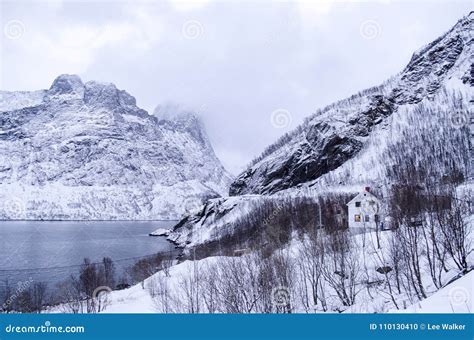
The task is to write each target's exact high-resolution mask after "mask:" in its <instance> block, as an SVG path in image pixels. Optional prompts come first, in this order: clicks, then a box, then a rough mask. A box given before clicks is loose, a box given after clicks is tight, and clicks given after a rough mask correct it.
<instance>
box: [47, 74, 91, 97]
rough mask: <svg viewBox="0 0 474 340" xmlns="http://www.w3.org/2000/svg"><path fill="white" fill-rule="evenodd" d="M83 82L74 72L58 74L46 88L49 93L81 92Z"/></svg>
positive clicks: (82, 90)
mask: <svg viewBox="0 0 474 340" xmlns="http://www.w3.org/2000/svg"><path fill="white" fill-rule="evenodd" d="M83 93H84V84H83V83H82V80H81V78H79V76H77V75H74V74H62V75H60V76H58V77H57V78H56V79H55V80H54V81H53V84H52V85H51V87H50V88H49V90H48V94H50V95H64V94H83Z"/></svg>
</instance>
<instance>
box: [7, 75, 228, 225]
mask: <svg viewBox="0 0 474 340" xmlns="http://www.w3.org/2000/svg"><path fill="white" fill-rule="evenodd" d="M0 94H1V95H0V219H2V218H3V219H79V220H80V219H176V218H179V217H180V216H181V215H182V214H183V213H184V212H185V211H186V209H188V208H189V206H195V205H198V204H200V202H203V201H204V200H206V199H208V198H213V197H219V196H221V195H223V194H225V193H226V191H227V187H228V184H229V182H230V176H229V174H228V173H227V172H226V170H225V169H224V168H223V167H222V165H221V164H220V161H219V160H218V159H217V157H216V155H215V154H214V151H213V149H212V146H211V144H210V142H209V139H208V137H207V135H206V133H205V131H204V127H203V125H202V123H201V122H200V120H199V118H198V117H197V116H193V119H192V120H191V119H188V120H186V121H183V120H182V119H175V120H173V119H168V120H162V119H159V118H157V117H155V116H153V115H150V114H148V113H147V112H146V111H145V110H143V109H141V108H139V107H137V105H136V100H135V98H134V97H133V96H131V95H130V94H128V93H127V92H125V91H123V90H119V89H117V88H116V86H115V85H113V84H110V83H99V82H95V81H89V82H86V83H83V82H82V80H81V79H80V78H79V77H78V76H75V75H61V76H59V77H58V78H57V79H56V80H54V82H53V84H52V85H51V87H50V88H49V89H48V90H40V91H34V92H6V91H2V92H0Z"/></svg>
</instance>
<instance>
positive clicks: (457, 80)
mask: <svg viewBox="0 0 474 340" xmlns="http://www.w3.org/2000/svg"><path fill="white" fill-rule="evenodd" d="M473 37H474V12H471V13H470V14H469V15H468V16H466V17H465V18H463V19H461V20H460V21H459V22H458V23H457V24H456V25H455V26H454V27H453V28H452V29H451V30H450V31H449V32H447V33H446V34H445V35H443V36H442V37H440V38H439V39H436V40H435V41H433V42H432V43H430V44H429V45H427V46H426V47H424V48H422V49H420V50H419V51H417V52H416V53H415V54H414V55H413V57H412V59H411V60H410V62H409V63H408V65H407V66H406V68H405V69H404V70H403V71H402V72H401V73H400V74H398V75H396V76H394V77H393V78H391V79H389V80H388V81H386V82H385V83H384V84H382V85H380V86H377V87H374V88H371V89H368V90H365V91H362V92H360V93H358V94H356V95H354V96H352V97H350V98H348V99H345V100H342V101H340V102H337V103H334V104H332V105H329V106H328V107H326V108H324V109H322V110H319V111H317V113H315V114H314V115H312V116H311V117H309V118H308V119H306V121H305V122H304V124H302V125H301V126H299V127H298V128H297V129H296V130H294V131H293V132H291V133H289V134H287V135H284V136H283V137H282V138H281V139H280V140H279V141H277V142H276V143H275V144H273V145H271V146H269V147H268V148H267V149H266V150H265V151H264V152H263V154H262V155H260V156H259V157H257V158H256V159H255V160H254V161H253V162H252V163H251V165H250V166H249V168H248V169H247V170H245V171H244V172H243V173H242V174H240V175H239V176H238V177H237V179H236V180H235V181H234V182H233V183H232V185H231V187H230V195H241V194H272V193H275V192H278V191H281V190H284V189H288V188H293V187H295V186H297V185H300V184H302V183H306V182H310V181H314V180H316V179H318V178H320V177H321V176H323V175H324V174H327V173H329V172H331V171H333V170H335V169H337V168H339V167H340V166H341V165H343V164H345V163H346V162H347V161H348V160H351V159H355V158H360V156H359V154H360V152H361V151H362V150H365V149H367V145H368V143H369V141H370V140H371V138H372V137H373V135H374V134H376V133H378V132H379V131H380V130H383V131H384V132H383V133H382V134H383V136H382V138H381V139H382V140H383V139H387V138H389V137H390V136H391V134H394V133H398V134H400V135H401V134H402V133H403V129H404V128H405V127H406V126H400V127H399V128H395V129H392V127H393V126H394V125H395V124H396V122H397V121H403V117H401V116H403V115H404V114H405V113H406V112H411V111H412V109H413V107H414V106H415V105H416V104H419V103H422V102H423V101H424V102H425V103H426V102H431V103H437V102H439V98H440V97H439V95H440V93H441V92H443V91H447V92H453V91H455V92H456V94H459V96H460V99H459V101H460V102H462V103H463V104H464V106H462V107H461V108H460V109H458V110H459V112H456V111H455V110H456V108H454V107H450V108H449V109H450V110H451V113H452V114H453V115H454V114H458V115H460V116H461V118H463V117H465V116H468V115H469V110H468V108H467V107H466V106H467V105H468V104H469V101H471V100H472V98H473V95H474V60H473V55H474V47H473V39H474V38H473ZM394 116H396V118H393V117H394ZM400 118H402V119H400ZM418 119H421V120H423V119H430V118H429V117H422V116H418ZM434 133H436V132H435V131H434ZM377 148H378V145H374V147H373V148H372V150H371V152H372V153H377V152H379V150H377ZM356 156H357V157H356ZM351 177H352V179H355V177H356V176H355V174H351Z"/></svg>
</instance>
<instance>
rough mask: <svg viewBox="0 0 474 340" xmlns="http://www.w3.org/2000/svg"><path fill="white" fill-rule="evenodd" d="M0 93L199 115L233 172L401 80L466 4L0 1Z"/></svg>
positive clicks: (473, 5)
mask: <svg viewBox="0 0 474 340" xmlns="http://www.w3.org/2000/svg"><path fill="white" fill-rule="evenodd" d="M0 2H1V17H0V20H1V25H2V27H3V34H2V40H1V44H0V47H1V60H0V61H1V62H0V66H1V69H0V75H1V77H0V78H1V79H0V81H1V83H0V89H2V90H35V89H43V88H49V86H50V85H51V83H52V81H53V80H54V78H56V76H57V75H59V74H62V73H70V74H78V75H79V76H80V77H81V78H82V79H83V81H89V80H97V81H104V82H112V83H115V84H116V85H117V87H118V88H120V89H124V90H126V91H127V92H129V93H130V94H132V95H133V96H135V97H136V98H137V102H138V105H139V106H140V107H142V108H144V109H145V110H147V111H149V112H150V113H151V112H152V111H153V109H154V108H155V107H156V106H157V105H158V104H163V103H169V102H172V103H179V104H181V105H183V106H184V107H188V108H193V109H195V110H197V111H199V113H200V114H201V116H202V118H203V120H204V123H205V125H206V127H207V132H208V134H209V136H210V138H211V141H212V143H213V145H214V149H215V151H216V153H217V155H218V156H219V158H220V159H221V160H222V162H223V164H224V165H225V166H226V168H227V169H228V170H230V171H231V172H233V173H234V174H236V173H238V172H239V171H241V170H242V169H243V168H244V166H245V165H246V164H247V163H248V162H249V161H250V160H251V159H252V158H253V157H255V156H257V155H258V154H259V153H260V152H261V151H262V150H263V149H264V148H265V147H266V146H267V145H268V144H270V143H272V142H273V141H275V140H276V139H277V138H278V137H279V136H280V135H282V134H283V133H285V132H287V131H289V130H291V129H292V128H294V127H296V126H297V125H298V124H299V123H300V122H302V120H303V118H304V117H305V116H308V115H309V114H311V113H312V112H314V111H315V110H316V109H317V108H320V107H322V106H324V105H326V104H330V103H331V102H333V101H335V100H338V99H343V98H345V97H347V96H350V95H351V94H353V93H355V92H357V91H359V90H362V89H364V88H367V87H370V86H373V85H377V84H379V83H381V82H383V81H384V80H385V79H387V78H388V77H390V76H392V75H394V74H396V73H397V72H399V71H401V70H402V68H403V67H404V66H405V65H406V63H407V62H408V61H409V59H410V57H411V55H412V53H413V52H414V51H415V50H417V49H418V48H420V47H421V46H423V45H425V44H427V43H429V42H430V41H432V40H434V39H435V38H437V37H438V36H439V35H441V34H442V33H444V32H446V31H447V30H448V29H449V28H451V27H452V26H453V25H454V24H455V23H456V21H457V20H458V19H460V18H461V17H462V16H464V15H467V14H468V12H469V11H470V10H472V9H473V8H474V2H473V1H469V0H468V1H418V2H416V1H389V0H384V1H378V2H376V1H371V2H360V1H358V2H356V1H333V0H326V1H324V0H323V1H300V2H297V1H291V2H283V1H270V0H268V1H261V0H260V1H256V0H254V1H234V2H230V1H192V2H189V1H188V2H183V1H177V0H173V1H156V0H155V1H151V0H149V1H132V0H130V1H110V0H109V1H107V0H101V1H92V0H88V1H80V2H78V1H75V2H71V1H18V0H17V1H11V2H8V1H3V0H0Z"/></svg>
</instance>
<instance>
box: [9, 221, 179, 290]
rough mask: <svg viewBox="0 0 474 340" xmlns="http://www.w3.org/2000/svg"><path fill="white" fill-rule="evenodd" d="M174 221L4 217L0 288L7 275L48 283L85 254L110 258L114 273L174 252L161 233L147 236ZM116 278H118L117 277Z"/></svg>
mask: <svg viewBox="0 0 474 340" xmlns="http://www.w3.org/2000/svg"><path fill="white" fill-rule="evenodd" d="M174 223H175V222H174V221H94V222H89V221H87V222H83V221H78V222H70V221H53V222H50V221H2V222H0V288H1V287H2V286H4V285H5V280H8V282H9V283H10V284H12V285H15V284H16V283H17V282H19V281H28V280H34V281H37V282H41V281H42V282H46V283H47V284H48V286H50V287H52V286H54V285H55V284H56V283H58V282H60V281H62V280H64V279H66V278H67V277H69V276H70V275H71V274H77V272H78V270H79V268H80V264H81V263H82V262H83V260H84V258H85V257H87V258H89V259H90V260H91V261H92V262H100V261H101V260H102V258H103V257H110V258H111V259H112V260H113V261H114V263H115V266H116V272H117V275H119V276H120V275H123V274H124V270H125V269H126V268H127V267H128V266H130V265H132V264H133V263H135V262H136V261H137V260H138V259H136V258H137V257H142V256H146V255H151V254H155V253H158V252H165V251H170V252H173V251H174V246H173V245H172V244H171V243H169V242H168V241H166V238H165V237H150V236H148V234H149V233H150V232H152V231H154V230H155V229H157V228H170V227H172V226H173V225H174ZM119 278H120V277H119Z"/></svg>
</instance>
